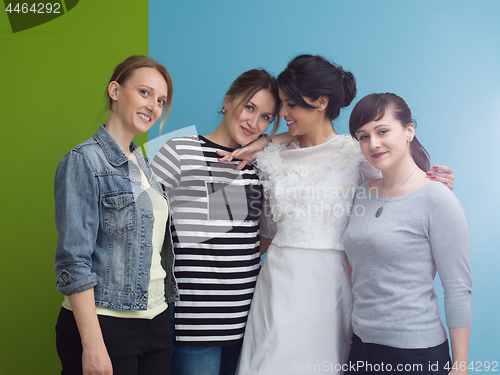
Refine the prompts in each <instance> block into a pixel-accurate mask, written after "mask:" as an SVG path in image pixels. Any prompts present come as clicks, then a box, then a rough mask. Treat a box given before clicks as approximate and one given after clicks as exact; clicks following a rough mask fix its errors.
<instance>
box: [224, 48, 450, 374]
mask: <svg viewBox="0 0 500 375" xmlns="http://www.w3.org/2000/svg"><path fill="white" fill-rule="evenodd" d="M278 84H279V86H280V99H281V101H282V108H281V111H280V115H281V116H283V117H284V119H285V121H286V123H287V125H288V127H289V134H290V135H291V136H293V138H292V139H295V140H294V141H293V142H291V143H290V144H289V145H288V146H281V145H280V144H279V143H270V144H269V145H268V146H267V147H266V148H265V149H264V150H263V151H261V152H259V153H257V154H256V160H257V166H258V168H259V169H260V171H261V174H262V176H261V177H262V178H263V186H264V192H265V195H266V198H267V200H268V202H269V205H270V208H271V213H272V215H270V216H269V215H262V216H261V225H260V226H261V228H260V229H261V251H262V250H263V252H265V250H266V247H267V246H269V248H268V250H267V255H266V259H265V261H264V264H263V266H262V269H261V271H260V274H259V277H258V279H257V285H256V288H255V293H254V297H253V301H252V305H251V308H250V313H249V316H248V321H247V326H246V330H245V336H244V339H243V347H242V351H241V355H240V360H239V365H238V369H237V371H236V373H237V375H259V374H267V375H280V374H296V373H310V372H327V373H334V374H342V372H343V371H342V365H343V364H345V363H346V360H347V356H348V354H349V347H350V342H351V335H352V331H351V323H350V320H351V310H352V302H353V299H352V294H351V276H350V267H349V264H348V262H347V257H346V255H345V252H344V248H343V245H342V242H341V239H342V237H343V234H344V231H345V229H346V228H347V224H348V220H349V215H350V214H351V211H352V213H353V214H362V212H360V213H356V208H353V207H352V202H353V199H354V193H355V191H356V188H357V187H358V186H359V185H360V184H361V183H362V182H363V181H365V180H369V179H376V178H378V177H380V173H379V172H378V171H377V170H375V168H373V167H372V166H371V165H370V164H369V163H368V162H367V161H366V159H365V158H364V157H363V156H362V154H361V151H360V148H359V144H358V142H357V141H355V140H353V139H352V138H351V136H345V135H338V134H336V133H335V131H334V130H333V127H332V121H333V120H334V119H335V118H337V117H338V115H339V112H340V109H341V108H343V107H347V106H348V105H349V104H350V103H351V101H352V100H353V99H354V96H355V94H356V83H355V80H354V77H353V75H352V74H351V73H349V72H346V71H344V70H342V68H341V67H335V66H334V65H333V64H331V63H330V62H328V61H327V60H325V59H324V58H322V57H321V56H311V55H300V56H297V57H296V58H295V59H293V60H292V61H291V62H290V63H289V64H288V66H287V68H286V69H285V70H284V71H283V72H282V73H281V74H280V75H279V76H278ZM274 137H277V138H279V140H280V141H281V143H284V141H285V138H287V141H288V142H290V139H289V136H286V135H278V136H273V139H275V138H274ZM256 143H258V144H259V145H258V146H255V145H254V146H253V147H249V148H247V149H246V150H245V149H239V150H236V151H234V152H233V153H231V154H229V155H226V156H225V157H224V158H222V159H221V160H227V161H230V160H232V158H233V157H237V158H243V159H244V160H245V161H244V163H243V164H246V162H248V160H249V159H251V156H249V153H250V154H251V153H252V151H250V150H255V149H258V148H259V147H262V141H256ZM253 152H255V151H253ZM439 167H440V166H439ZM240 168H241V167H240ZM437 168H438V166H435V169H433V170H432V172H431V175H430V176H429V177H430V178H434V179H436V180H438V181H447V183H448V184H449V185H448V186H450V187H452V184H451V182H452V180H453V177H451V180H450V177H449V175H448V176H447V172H448V171H449V169H448V167H442V169H443V173H438V169H437ZM440 168H441V167H440ZM434 175H437V177H432V176H434ZM270 217H272V219H270ZM263 237H266V238H272V242H271V241H270V240H266V238H263ZM269 243H271V244H270V245H269Z"/></svg>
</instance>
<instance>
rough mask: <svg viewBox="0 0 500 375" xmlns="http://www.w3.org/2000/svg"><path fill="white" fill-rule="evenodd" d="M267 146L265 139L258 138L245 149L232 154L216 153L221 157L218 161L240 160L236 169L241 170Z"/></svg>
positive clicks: (239, 149) (242, 148)
mask: <svg viewBox="0 0 500 375" xmlns="http://www.w3.org/2000/svg"><path fill="white" fill-rule="evenodd" d="M266 146H267V138H266V137H259V138H257V139H256V140H255V141H253V142H252V143H249V144H248V145H246V146H245V147H241V148H238V149H236V150H234V151H233V152H224V151H217V153H218V154H219V155H220V156H222V157H221V158H220V159H219V161H232V160H233V159H241V161H240V162H239V164H238V166H237V167H236V169H238V170H241V169H243V167H244V166H245V165H247V164H248V163H251V162H253V161H254V160H255V158H254V156H255V154H256V153H257V152H259V151H262V150H263V149H264V147H266Z"/></svg>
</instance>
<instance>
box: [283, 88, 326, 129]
mask: <svg viewBox="0 0 500 375" xmlns="http://www.w3.org/2000/svg"><path fill="white" fill-rule="evenodd" d="M279 92H280V99H281V102H282V105H281V110H280V116H283V118H284V119H285V121H286V125H287V126H288V132H289V133H290V134H291V135H293V136H300V135H306V134H309V133H311V132H314V131H316V130H317V128H318V124H320V123H322V121H323V120H324V117H325V114H324V112H323V111H321V110H318V109H320V108H322V107H321V106H322V104H321V103H319V102H320V101H321V99H322V98H323V97H320V98H318V100H316V101H312V100H311V99H309V98H306V97H304V98H303V99H304V100H305V101H306V103H308V104H311V105H313V106H315V107H318V108H315V109H307V108H304V107H301V106H299V105H298V104H297V103H295V102H294V101H293V100H292V99H290V98H288V97H287V96H286V95H285V94H284V93H283V91H281V89H280V91H279ZM327 104H328V103H327Z"/></svg>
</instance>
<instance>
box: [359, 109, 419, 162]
mask: <svg viewBox="0 0 500 375" xmlns="http://www.w3.org/2000/svg"><path fill="white" fill-rule="evenodd" d="M356 134H357V136H358V139H359V145H360V147H361V151H362V152H363V155H364V156H365V158H366V160H368V162H370V164H372V165H373V166H374V167H375V168H377V169H378V170H380V171H385V170H388V169H393V168H395V167H397V166H398V165H399V164H400V163H402V162H405V161H407V159H406V158H412V157H411V154H410V141H409V139H412V138H413V137H414V135H415V130H414V127H413V124H410V125H408V126H406V127H404V126H403V125H402V124H401V122H400V121H399V120H397V119H395V118H394V115H393V110H392V109H391V108H387V109H386V110H385V113H384V116H383V117H382V118H381V119H379V120H374V121H371V122H369V123H367V124H365V125H363V126H362V127H361V128H359V130H358V131H357V133H356Z"/></svg>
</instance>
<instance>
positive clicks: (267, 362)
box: [237, 135, 379, 375]
mask: <svg viewBox="0 0 500 375" xmlns="http://www.w3.org/2000/svg"><path fill="white" fill-rule="evenodd" d="M257 166H258V167H259V169H260V170H261V172H262V174H263V175H264V177H265V180H264V181H263V186H264V191H265V194H266V198H268V200H269V204H270V207H271V212H272V217H273V220H272V223H267V224H266V223H265V222H264V223H263V222H261V234H262V235H264V236H265V237H273V242H272V244H271V246H270V247H269V249H268V252H267V255H266V258H265V260H264V264H263V267H262V269H261V271H260V274H259V277H258V280H257V285H256V289H255V293H254V297H253V301H252V305H251V308H250V313H249V317H248V322H247V326H246V331H245V336H244V340H243V347H242V351H241V356H240V361H239V365H238V370H237V374H238V375H257V374H267V375H279V374H296V373H301V372H304V373H309V372H314V371H317V372H330V371H331V372H333V373H341V371H338V370H339V369H340V367H339V366H340V365H341V364H343V363H345V361H346V360H347V356H348V354H349V346H350V340H351V333H352V331H351V323H350V316H351V310H352V295H351V281H350V271H349V265H348V262H347V257H346V255H345V253H344V251H343V246H342V236H343V234H344V231H345V229H346V228H347V224H348V219H349V214H350V212H351V209H352V202H353V198H354V192H355V191H356V188H357V187H358V186H359V184H360V183H361V182H362V181H363V180H364V179H365V178H371V177H373V178H378V176H379V174H378V172H377V171H376V170H375V169H374V168H373V167H371V166H370V165H369V164H368V163H367V162H366V160H365V159H364V157H363V156H362V154H361V152H360V149H359V145H358V143H357V142H356V141H355V140H353V139H352V138H351V137H350V136H345V135H337V136H332V137H330V138H329V139H328V140H327V142H326V143H324V144H321V145H318V146H314V147H308V148H300V147H299V145H298V142H297V141H295V142H294V143H292V144H291V145H289V146H288V147H286V148H283V147H282V146H279V144H277V143H271V144H270V145H269V146H268V147H267V148H266V149H265V150H264V151H262V152H260V153H259V154H258V156H257ZM360 171H361V172H362V173H360ZM363 176H364V177H363ZM269 224H272V225H269ZM271 227H274V228H275V230H271ZM271 232H272V233H271Z"/></svg>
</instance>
